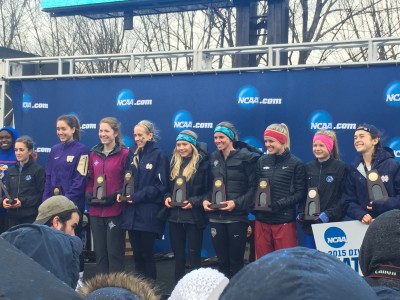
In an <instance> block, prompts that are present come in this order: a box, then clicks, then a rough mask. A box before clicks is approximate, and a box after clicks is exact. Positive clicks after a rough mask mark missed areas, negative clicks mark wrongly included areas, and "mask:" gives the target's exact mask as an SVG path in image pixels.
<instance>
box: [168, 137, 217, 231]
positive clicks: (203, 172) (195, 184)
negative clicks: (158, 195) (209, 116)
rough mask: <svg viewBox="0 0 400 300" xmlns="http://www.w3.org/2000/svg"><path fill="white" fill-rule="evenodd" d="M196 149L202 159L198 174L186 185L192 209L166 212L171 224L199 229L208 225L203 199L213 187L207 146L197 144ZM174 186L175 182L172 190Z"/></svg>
mask: <svg viewBox="0 0 400 300" xmlns="http://www.w3.org/2000/svg"><path fill="white" fill-rule="evenodd" d="M196 148H197V150H198V151H199V156H200V159H199V161H198V163H197V169H196V172H195V173H194V174H193V175H192V177H191V178H190V180H189V181H188V182H187V183H186V198H187V199H185V200H188V201H189V202H190V204H192V209H182V208H180V207H178V206H175V207H172V208H170V209H168V208H166V210H167V214H168V217H167V219H168V221H170V222H174V223H189V224H196V225H197V226H198V227H199V228H204V227H205V226H206V225H207V216H206V214H205V212H204V210H203V199H204V198H205V197H206V196H207V193H208V191H209V188H210V186H211V181H210V180H211V177H210V159H209V153H208V149H207V144H205V143H201V142H197V147H196ZM181 169H183V168H181ZM181 171H183V170H181ZM174 185H175V182H174V181H173V182H171V185H170V186H171V188H173V187H174ZM171 194H172V192H171ZM171 194H167V195H166V197H168V196H171Z"/></svg>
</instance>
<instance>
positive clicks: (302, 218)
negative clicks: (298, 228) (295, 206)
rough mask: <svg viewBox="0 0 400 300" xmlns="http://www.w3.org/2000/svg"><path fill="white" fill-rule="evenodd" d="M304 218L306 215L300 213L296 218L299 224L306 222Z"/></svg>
mask: <svg viewBox="0 0 400 300" xmlns="http://www.w3.org/2000/svg"><path fill="white" fill-rule="evenodd" d="M304 216H305V213H298V215H297V217H296V221H297V223H303V222H304Z"/></svg>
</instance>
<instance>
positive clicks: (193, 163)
mask: <svg viewBox="0 0 400 300" xmlns="http://www.w3.org/2000/svg"><path fill="white" fill-rule="evenodd" d="M180 134H187V135H190V136H191V137H193V138H195V139H196V140H197V134H196V133H194V132H193V131H191V130H183V131H182V132H180ZM189 144H190V146H191V147H192V149H193V154H192V157H191V158H190V161H189V163H188V164H187V166H186V167H185V169H184V170H183V173H182V175H183V176H185V178H186V181H189V180H190V178H191V177H192V176H193V174H194V173H196V171H197V163H198V162H199V159H200V155H199V151H198V150H197V148H196V147H195V146H194V145H193V144H192V143H189ZM182 162H183V159H182V157H181V156H180V154H179V153H178V151H177V150H176V146H175V149H174V151H173V153H172V159H171V174H170V179H171V180H175V178H176V177H177V176H178V175H179V170H180V169H181V166H182Z"/></svg>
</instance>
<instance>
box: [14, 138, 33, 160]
mask: <svg viewBox="0 0 400 300" xmlns="http://www.w3.org/2000/svg"><path fill="white" fill-rule="evenodd" d="M31 154H32V150H28V147H26V145H25V144H24V143H22V142H16V143H15V156H16V157H17V160H18V161H19V162H26V161H28V160H29V155H31Z"/></svg>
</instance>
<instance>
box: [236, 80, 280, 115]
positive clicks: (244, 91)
mask: <svg viewBox="0 0 400 300" xmlns="http://www.w3.org/2000/svg"><path fill="white" fill-rule="evenodd" d="M237 103H238V104H239V105H240V106H241V107H242V108H244V109H251V108H253V107H254V106H256V105H257V104H263V105H270V104H282V99H281V98H262V99H261V98H260V94H259V92H258V90H257V89H256V88H255V87H254V86H251V85H245V86H243V87H241V88H240V89H239V91H238V92H237Z"/></svg>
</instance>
